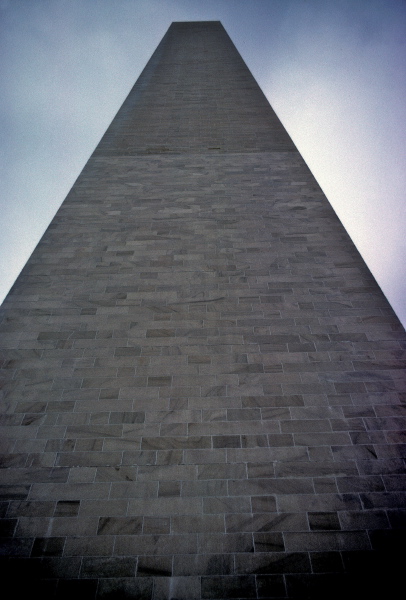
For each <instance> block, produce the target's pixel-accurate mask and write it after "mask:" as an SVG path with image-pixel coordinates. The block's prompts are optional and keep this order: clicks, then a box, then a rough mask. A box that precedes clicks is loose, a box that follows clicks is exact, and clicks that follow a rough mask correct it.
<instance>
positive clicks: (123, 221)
mask: <svg viewBox="0 0 406 600" xmlns="http://www.w3.org/2000/svg"><path fill="white" fill-rule="evenodd" d="M1 316H2V323H1V326H0V327H1V340H2V347H3V348H4V349H3V350H2V354H1V360H2V374H3V382H4V384H3V397H2V400H1V404H0V407H1V415H0V416H1V439H2V442H1V444H2V454H1V466H2V467H3V469H2V470H1V473H0V478H1V481H0V483H1V487H0V489H1V494H2V502H1V511H2V512H1V516H2V519H1V524H2V525H1V526H2V536H3V537H2V555H3V561H4V572H5V573H6V574H7V575H9V576H10V578H11V583H12V585H13V589H16V588H17V590H18V591H20V592H24V593H27V592H28V591H29V592H30V593H32V592H33V591H37V593H38V594H39V595H40V597H41V598H65V597H68V596H69V597H70V596H72V595H73V594H75V593H77V594H79V595H80V596H81V597H86V598H87V599H96V598H97V599H107V598H134V599H145V600H161V599H168V600H169V599H172V600H175V598H177V599H182V600H201V599H205V600H224V599H226V598H234V599H247V598H256V599H261V598H262V599H265V598H275V599H276V598H311V599H312V598H319V597H320V598H327V597H328V598H335V597H342V595H344V594H347V596H348V597H351V596H352V597H366V594H367V595H368V594H369V595H370V597H373V596H371V594H373V593H374V592H375V591H376V590H379V586H381V585H382V586H384V587H383V589H385V591H386V593H387V594H388V590H390V587H388V586H389V585H390V583H391V582H392V581H394V580H395V579H396V575H397V573H398V572H400V570H398V565H399V563H398V562H397V556H398V554H397V551H398V548H399V545H400V543H401V534H400V533H401V527H402V523H403V520H404V513H403V511H402V506H403V500H404V499H403V497H402V495H401V494H402V491H401V490H402V476H403V475H402V474H403V473H404V464H403V456H404V447H403V445H402V429H404V425H405V417H404V410H403V404H402V403H403V402H404V398H405V392H406V378H405V375H404V373H405V371H404V366H405V363H404V349H403V346H404V343H405V337H406V336H405V333H404V331H403V329H402V327H401V326H400V324H399V322H398V320H397V318H396V316H395V315H394V314H393V312H392V310H391V308H390V307H389V305H388V303H387V301H386V299H385V298H384V296H383V295H382V293H381V291H380V290H379V288H378V287H377V285H376V283H375V281H374V279H373V277H372V276H371V274H370V273H369V271H368V269H367V267H366V266H365V264H364V263H363V261H362V259H361V258H360V256H359V254H358V252H357V250H356V249H355V247H354V246H353V244H352V242H351V241H350V239H349V238H348V236H347V234H346V232H345V231H344V229H343V227H342V225H341V224H340V222H339V221H338V219H337V217H336V215H335V213H334V211H333V210H332V208H331V207H330V205H329V204H328V202H327V200H326V198H325V197H324V195H323V193H322V191H321V190H320V188H319V186H318V185H317V183H316V181H315V180H314V178H313V177H312V175H311V173H310V172H309V170H308V168H307V166H306V165H305V163H304V161H303V160H302V158H301V156H300V155H299V153H298V152H297V150H296V148H295V147H294V145H293V143H292V141H291V140H290V138H289V136H288V135H287V133H286V131H285V130H284V129H283V127H282V125H281V123H280V122H279V120H278V119H277V117H276V115H275V113H274V112H273V111H272V109H271V107H270V106H269V104H268V102H267V101H266V99H265V97H264V95H263V94H262V92H261V90H260V89H259V88H258V86H257V84H256V83H255V81H254V79H253V78H252V75H251V74H250V72H249V71H248V69H247V67H246V66H245V64H244V62H243V61H242V59H241V57H240V55H239V54H238V52H237V51H236V49H235V47H234V46H233V44H232V43H231V41H230V39H229V38H228V36H227V34H226V32H225V31H224V29H223V28H222V26H221V24H220V23H218V22H202V23H174V24H172V26H171V27H170V29H169V30H168V32H167V34H166V35H165V37H164V38H163V40H162V42H161V44H160V45H159V47H158V48H157V50H156V52H155V54H154V55H153V56H152V58H151V60H150V62H149V63H148V65H147V66H146V68H145V70H144V71H143V73H142V75H141V76H140V78H139V80H138V81H137V83H136V84H135V86H134V88H133V90H132V91H131V93H130V95H129V96H128V98H127V100H126V101H125V103H124V104H123V106H122V108H121V109H120V111H119V112H118V114H117V116H116V118H115V119H114V120H113V122H112V124H111V126H110V127H109V129H108V130H107V132H106V134H105V136H104V137H103V139H102V140H101V142H100V144H99V146H98V147H97V148H96V150H95V152H94V154H93V155H92V157H91V158H90V159H89V162H88V163H87V165H86V167H85V168H84V170H83V172H82V173H81V175H80V176H79V178H78V180H77V182H76V183H75V185H74V187H73V188H72V190H71V192H70V193H69V195H68V197H67V199H66V200H65V202H64V203H63V205H62V206H61V208H60V210H59V211H58V213H57V215H56V216H55V218H54V220H53V221H52V223H51V225H50V227H49V228H48V230H47V232H46V233H45V235H44V237H43V239H42V240H41V242H40V244H39V245H38V247H37V249H36V250H35V252H34V253H33V255H32V256H31V258H30V260H29V262H28V263H27V266H26V267H25V269H24V271H23V272H22V274H21V275H20V277H19V279H18V281H17V283H16V285H15V286H14V288H13V290H12V292H11V293H10V295H9V296H8V298H7V299H6V301H5V303H4V305H3V308H2V312H1ZM382 573H384V575H383V576H382ZM389 595H390V594H389Z"/></svg>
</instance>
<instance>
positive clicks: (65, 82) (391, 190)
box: [0, 0, 406, 324]
mask: <svg viewBox="0 0 406 600" xmlns="http://www.w3.org/2000/svg"><path fill="white" fill-rule="evenodd" d="M199 20H220V21H221V22H222V23H223V25H224V27H225V28H226V30H227V31H228V33H229V35H230V37H231V38H232V40H233V41H234V43H235V45H236V46H237V49H238V50H239V52H240V53H241V55H242V57H243V59H244V60H245V62H246V63H247V65H248V66H249V68H250V69H251V71H252V73H253V75H254V77H255V78H256V80H257V81H258V83H259V85H260V86H261V87H262V89H263V91H264V93H265V94H266V96H267V98H268V100H269V101H270V103H271V104H272V106H273V108H274V109H275V111H276V113H277V114H278V116H279V117H280V119H281V120H282V122H283V124H284V125H285V127H286V129H287V130H288V132H289V134H290V135H291V137H292V138H293V140H294V142H295V143H296V145H297V146H298V148H299V150H300V152H301V153H302V156H303V157H304V159H305V160H306V162H307V164H308V165H309V167H310V168H311V170H312V172H313V174H314V175H315V177H316V179H317V180H318V182H319V184H320V185H321V187H322V188H323V190H324V192H325V193H326V195H327V197H328V199H329V201H330V202H331V204H332V206H333V207H334V209H335V211H336V212H337V214H338V216H339V217H340V219H341V221H342V222H343V224H344V226H345V228H346V229H347V231H348V233H349V234H350V236H351V237H352V239H353V241H354V242H355V244H356V245H357V247H358V249H359V250H360V252H361V254H362V255H363V257H364V259H365V261H366V262H367V264H368V266H369V268H370V269H371V271H372V273H373V274H374V276H375V278H376V279H377V281H378V283H379V284H380V286H381V288H382V289H383V291H384V293H385V294H386V296H387V298H388V299H389V301H390V302H391V304H392V306H393V308H394V309H395V311H396V312H397V314H398V316H399V318H400V319H401V320H402V322H403V323H404V324H406V241H405V240H406V204H405V199H404V190H405V188H406V186H405V183H406V181H405V168H404V165H405V158H406V156H405V155H406V152H405V145H406V144H405V134H404V124H405V117H406V102H405V98H406V70H405V67H404V65H405V64H406V2H405V1H404V0H249V1H247V0H205V2H201V0H183V1H182V0H97V1H95V0H69V1H68V0H37V1H32V0H0V39H1V42H0V43H1V49H0V80H1V81H2V87H3V94H2V96H3V101H2V109H1V113H0V140H1V141H0V152H1V164H0V176H1V182H2V183H1V197H0V215H1V228H0V301H1V300H2V299H3V298H4V296H5V295H6V294H7V292H8V290H9V288H10V286H11V285H12V284H13V282H14V280H15V279H16V277H17V276H18V274H19V272H20V270H21V269H22V267H23V266H24V264H25V262H26V261H27V259H28V257H29V256H30V254H31V252H32V251H33V249H34V248H35V246H36V244H37V243H38V241H39V239H40V237H41V236H42V234H43V232H44V231H45V229H46V227H47V226H48V224H49V222H50V221H51V219H52V217H53V216H54V214H55V212H56V211H57V209H58V208H59V206H60V204H61V202H62V201H63V200H64V198H65V196H66V194H67V193H68V191H69V189H70V188H71V186H72V185H73V183H74V181H75V179H76V177H77V176H78V175H79V173H80V171H81V170H82V168H83V166H84V164H85V163H86V161H87V159H88V158H89V156H90V154H91V152H92V151H93V149H94V148H95V146H96V145H97V143H98V141H99V140H100V138H101V136H102V135H103V133H104V131H105V130H106V128H107V127H108V125H109V124H110V122H111V120H112V119H113V117H114V115H115V113H116V112H117V110H118V108H119V107H120V105H121V103H122V102H123V100H124V98H125V97H126V95H127V94H128V92H129V90H130V89H131V87H132V85H133V84H134V82H135V80H136V79H137V77H138V75H139V74H140V72H141V71H142V69H143V68H144V66H145V64H146V63H147V61H148V59H149V57H150V56H151V54H152V53H153V51H154V50H155V48H156V46H157V45H158V43H159V42H160V40H161V38H162V36H163V35H164V33H165V32H166V30H167V28H168V27H169V25H170V23H171V22H172V21H199Z"/></svg>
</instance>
